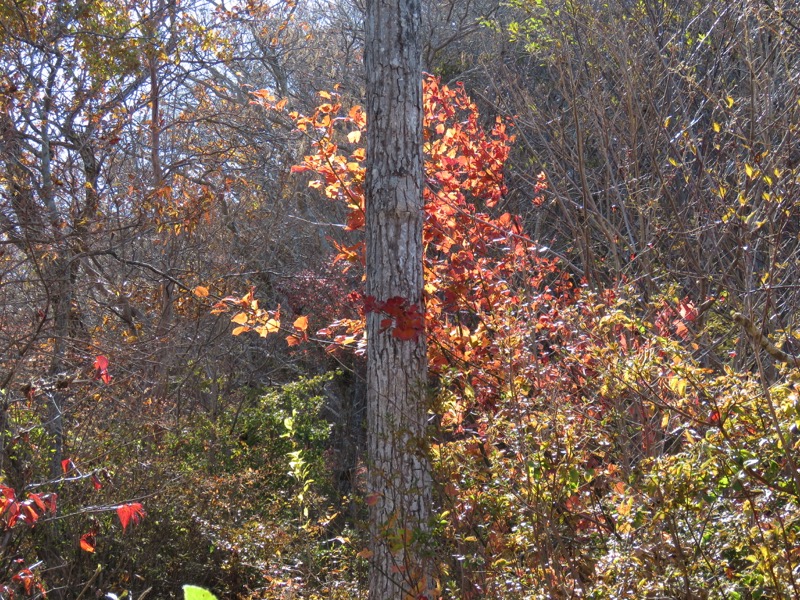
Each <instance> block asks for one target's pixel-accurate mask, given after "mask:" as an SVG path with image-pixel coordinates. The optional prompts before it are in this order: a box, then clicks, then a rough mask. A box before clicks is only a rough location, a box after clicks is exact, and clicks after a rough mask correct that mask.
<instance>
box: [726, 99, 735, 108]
mask: <svg viewBox="0 0 800 600" xmlns="http://www.w3.org/2000/svg"><path fill="white" fill-rule="evenodd" d="M726 100H727V101H728V108H733V105H734V102H735V100H734V99H733V98H731V97H730V96H728V97H727V98H726Z"/></svg>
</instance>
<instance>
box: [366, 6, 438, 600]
mask: <svg viewBox="0 0 800 600" xmlns="http://www.w3.org/2000/svg"><path fill="white" fill-rule="evenodd" d="M419 24H420V4H419V0H369V1H368V2H367V14H366V51H365V64H366V72H367V122H368V133H367V176H366V212H367V215H366V230H367V235H366V238H367V294H368V295H369V296H372V297H374V298H375V300H376V301H377V302H385V301H386V300H388V299H389V298H396V297H399V298H402V299H403V300H404V301H405V303H406V304H407V305H411V304H416V305H417V306H421V305H422V286H423V272H422V224H423V199H422V186H423V182H424V179H423V162H422V72H421V63H420V45H419V36H418V32H419ZM385 318H386V315H383V314H381V313H379V312H370V313H369V314H368V315H367V337H368V341H369V346H368V355H367V410H368V417H367V424H368V434H367V435H368V451H369V494H370V495H369V504H370V535H371V548H370V549H371V551H372V557H371V564H370V586H369V587H370V598H372V599H374V600H387V599H392V598H397V599H400V598H408V597H412V598H419V597H424V598H430V597H432V596H433V595H432V591H431V590H432V589H433V587H434V586H433V580H432V577H431V569H430V568H429V566H428V564H427V562H428V561H426V559H425V556H424V551H423V549H422V547H421V546H422V544H421V541H420V540H422V539H424V538H425V536H424V535H420V534H424V532H425V530H426V528H427V525H428V520H429V514H430V498H431V495H430V468H429V464H428V460H427V457H426V454H425V451H424V437H425V425H426V414H427V411H426V379H427V361H426V351H425V336H424V335H420V336H418V337H417V338H416V339H411V340H400V339H398V338H397V337H395V336H394V335H393V334H392V330H391V328H388V329H387V328H382V327H381V321H382V320H384V319H385ZM382 329H383V331H382Z"/></svg>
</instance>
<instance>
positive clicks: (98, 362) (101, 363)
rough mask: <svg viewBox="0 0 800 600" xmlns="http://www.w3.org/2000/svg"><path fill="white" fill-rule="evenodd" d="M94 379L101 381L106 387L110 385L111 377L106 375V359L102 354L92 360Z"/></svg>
mask: <svg viewBox="0 0 800 600" xmlns="http://www.w3.org/2000/svg"><path fill="white" fill-rule="evenodd" d="M94 378H95V379H100V380H102V381H103V383H105V384H106V385H107V384H109V383H111V375H109V374H108V359H107V358H106V357H105V356H103V355H102V354H100V355H99V356H97V357H96V358H95V359H94Z"/></svg>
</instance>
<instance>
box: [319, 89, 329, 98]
mask: <svg viewBox="0 0 800 600" xmlns="http://www.w3.org/2000/svg"><path fill="white" fill-rule="evenodd" d="M319 97H320V98H325V100H330V99H331V95H330V94H329V93H328V92H324V91H323V92H320V93H319Z"/></svg>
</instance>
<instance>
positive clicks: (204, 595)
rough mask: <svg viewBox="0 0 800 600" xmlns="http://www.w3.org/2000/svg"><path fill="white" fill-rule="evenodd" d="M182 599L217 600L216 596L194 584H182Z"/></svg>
mask: <svg viewBox="0 0 800 600" xmlns="http://www.w3.org/2000/svg"><path fill="white" fill-rule="evenodd" d="M183 600H217V597H216V596H215V595H214V594H212V593H211V592H209V591H208V590H204V589H203V588H201V587H197V586H196V585H185V586H183Z"/></svg>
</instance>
